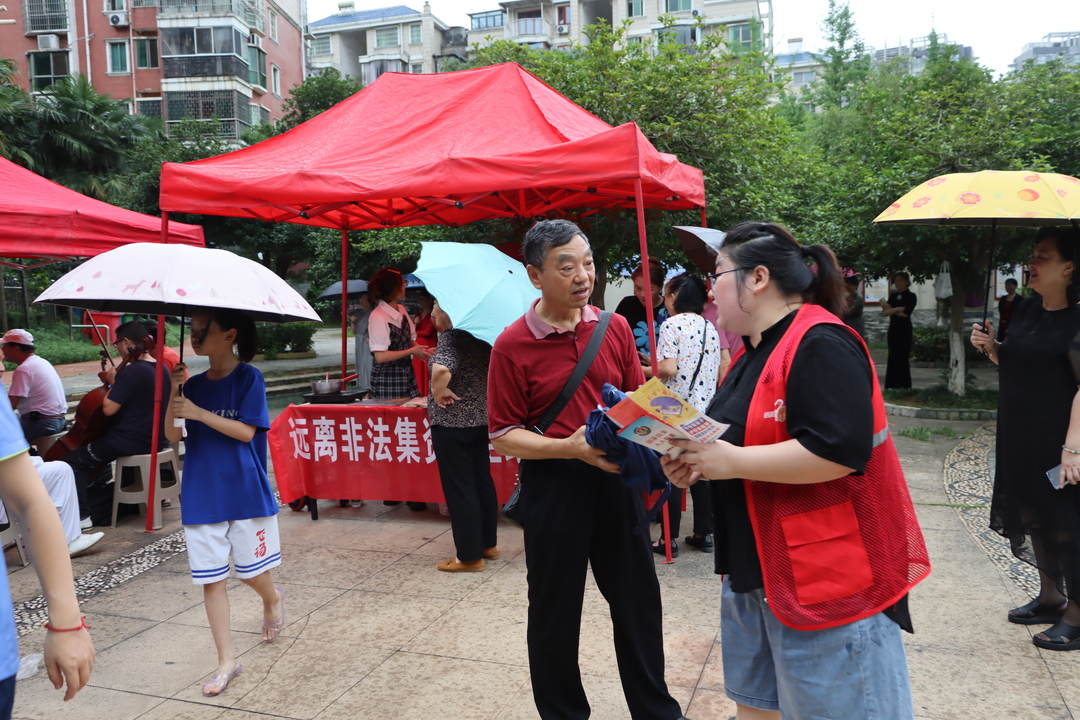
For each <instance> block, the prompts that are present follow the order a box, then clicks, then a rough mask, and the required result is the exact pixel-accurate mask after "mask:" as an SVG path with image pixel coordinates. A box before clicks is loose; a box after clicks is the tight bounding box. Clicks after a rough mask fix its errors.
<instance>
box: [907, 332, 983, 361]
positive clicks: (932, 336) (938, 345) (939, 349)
mask: <svg viewBox="0 0 1080 720" xmlns="http://www.w3.org/2000/svg"><path fill="white" fill-rule="evenodd" d="M964 357H966V358H967V361H968V362H981V361H984V360H986V356H985V355H983V354H982V353H980V352H979V351H978V350H976V349H975V348H974V347H972V345H971V343H970V342H968V341H967V338H964ZM911 361H912V362H932V363H946V364H948V362H949V330H948V328H943V327H937V326H936V325H932V326H930V327H917V328H915V333H914V338H913V339H912V344H911Z"/></svg>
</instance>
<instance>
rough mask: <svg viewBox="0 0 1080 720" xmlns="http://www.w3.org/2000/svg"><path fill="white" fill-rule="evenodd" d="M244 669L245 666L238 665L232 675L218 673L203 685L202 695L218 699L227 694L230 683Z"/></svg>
mask: <svg viewBox="0 0 1080 720" xmlns="http://www.w3.org/2000/svg"><path fill="white" fill-rule="evenodd" d="M243 669H244V666H243V665H241V664H240V663H237V664H236V669H235V670H233V671H232V672H231V673H217V674H215V675H211V676H210V678H209V679H208V680H207V681H206V682H204V683H203V686H202V694H203V695H205V696H206V697H217V696H218V695H220V694H221V693H223V692H225V688H227V687H229V683H231V682H232V680H233V678H234V677H236V676H237V675H239V674H240V671H241V670H243Z"/></svg>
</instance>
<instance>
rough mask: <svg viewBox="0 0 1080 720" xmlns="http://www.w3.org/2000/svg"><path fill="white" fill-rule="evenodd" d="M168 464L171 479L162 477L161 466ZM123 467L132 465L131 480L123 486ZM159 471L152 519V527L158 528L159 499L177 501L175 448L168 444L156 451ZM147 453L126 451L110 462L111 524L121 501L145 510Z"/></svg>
mask: <svg viewBox="0 0 1080 720" xmlns="http://www.w3.org/2000/svg"><path fill="white" fill-rule="evenodd" d="M166 467H168V468H171V469H172V474H173V479H172V480H163V479H162V472H161V469H162V468H166ZM124 468H132V469H133V471H134V474H135V478H134V482H132V483H131V484H129V485H128V486H127V487H122V485H123V481H124ZM158 468H159V469H158V474H157V481H158V483H157V488H156V490H155V492H154V507H153V513H154V521H153V525H152V527H153V529H154V530H159V529H160V528H161V501H162V500H169V501H171V502H174V503H179V502H180V464H179V463H178V462H177V461H176V451H174V450H173V449H172V448H171V447H170V448H165V449H163V450H159V451H158ZM149 477H150V455H128V456H125V457H118V458H116V464H115V465H114V466H113V506H112V526H111V527H116V512H117V509H118V508H119V506H120V503H131V504H138V505H141V506H142V508H141V510H142V512H143V513H145V512H146V505H147V500H148V497H149V492H148V491H149V486H150V484H149V482H148V478H149ZM163 482H164V483H165V484H164V485H163V484H162V483H163Z"/></svg>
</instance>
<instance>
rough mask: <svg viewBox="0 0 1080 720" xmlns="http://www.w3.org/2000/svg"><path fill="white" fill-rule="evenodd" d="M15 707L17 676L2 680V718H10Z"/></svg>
mask: <svg viewBox="0 0 1080 720" xmlns="http://www.w3.org/2000/svg"><path fill="white" fill-rule="evenodd" d="M14 707H15V676H14V675H12V676H11V677H9V678H4V679H3V680H0V720H10V718H11V710H12V708H14Z"/></svg>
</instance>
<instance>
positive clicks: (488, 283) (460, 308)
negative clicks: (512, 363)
mask: <svg viewBox="0 0 1080 720" xmlns="http://www.w3.org/2000/svg"><path fill="white" fill-rule="evenodd" d="M414 274H415V275H416V276H417V277H419V278H420V279H421V280H423V281H424V285H425V286H426V287H427V289H428V292H430V293H431V294H432V295H434V296H435V299H436V300H438V301H439V307H441V308H442V309H443V312H445V313H446V314H447V315H448V316H449V317H450V322H452V323H454V327H455V328H458V329H459V330H466V331H468V332H470V333H472V334H473V335H475V336H476V337H478V338H480V339H481V340H483V341H484V342H486V343H490V344H492V345H494V344H495V338H497V337H499V333H501V332H502V331H503V330H504V329H505V328H506V326H507V325H509V324H510V323H512V322H514V321H515V320H517V319H518V318H519V317H521V316H522V315H524V314H525V311H526V310H528V309H529V306H530V305H532V302H533V300H536V299H537V298H539V297H540V291H539V290H537V289H536V288H534V287H533V285H532V282H530V281H529V276H528V273H526V271H525V266H524V265H522V264H521V263H519V262H518V261H517V260H514V259H513V258H512V257H510V256H508V255H505V254H503V253H502V252H500V251H499V250H498V249H496V248H495V247H494V246H492V245H480V244H474V243H451V242H426V243H420V263H419V264H418V265H417V266H416V272H415V273H414Z"/></svg>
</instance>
